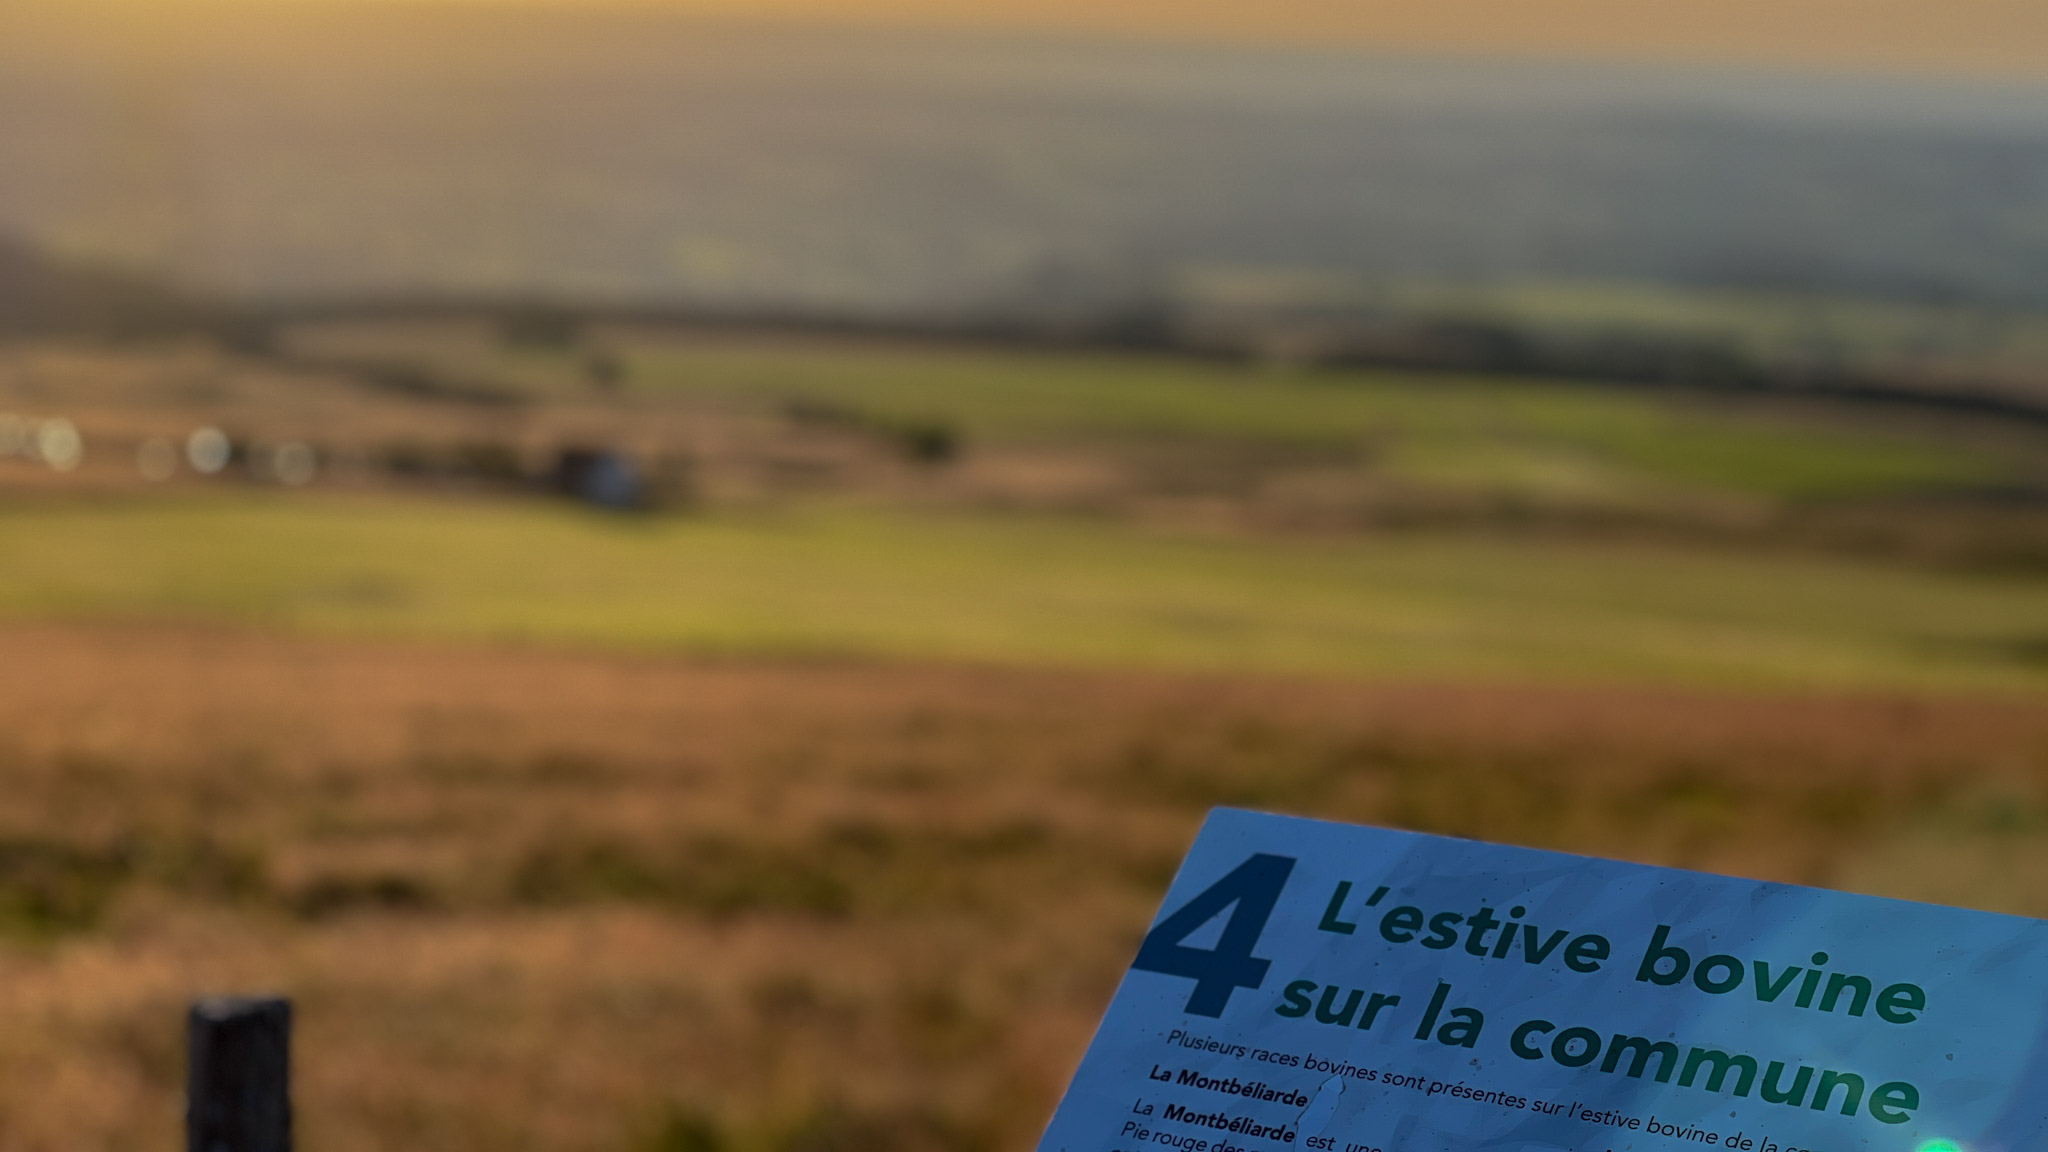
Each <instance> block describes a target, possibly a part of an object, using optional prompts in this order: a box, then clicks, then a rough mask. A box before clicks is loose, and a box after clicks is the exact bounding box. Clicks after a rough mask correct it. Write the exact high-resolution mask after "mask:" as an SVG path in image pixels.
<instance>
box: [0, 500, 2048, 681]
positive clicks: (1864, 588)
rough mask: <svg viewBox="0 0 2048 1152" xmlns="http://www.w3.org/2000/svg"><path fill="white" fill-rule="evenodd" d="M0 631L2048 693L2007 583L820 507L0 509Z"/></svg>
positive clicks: (1461, 542) (2027, 585)
mask: <svg viewBox="0 0 2048 1152" xmlns="http://www.w3.org/2000/svg"><path fill="white" fill-rule="evenodd" d="M0 613H4V614H5V615H8V616H11V617H14V618H17V619H34V618H39V617H55V618H63V619H70V620H140V621H150V620H156V621H196V622H216V623H231V624H236V625H241V626H245V627H250V628H259V629H267V628H283V629H287V630H294V631H307V632H315V633H323V634H350V635H377V636H386V637H431V638H443V639H459V640H489V641H508V640H509V641H520V642H533V643H543V644H550V645H565V644H566V645H570V646H583V647H609V648H624V649H630V650H636V651H643V652H669V653H699V654H703V653H714V654H726V655H741V656H744V655H763V654H765V655H779V656H789V655H803V656H818V657H884V658H893V659H898V660H923V659H940V660H948V661H968V662H988V663H995V664H1034V665H1075V666H1097V667H1104V666H1129V667H1150V668H1157V669H1194V670H1210V671H1226V670H1228V671H1240V672H1251V671H1262V672H1281V673H1288V672H1293V673H1324V674H1343V675H1369V676H1378V677H1391V676H1417V675H1420V676H1425V677H1433V678H1453V677H1468V676H1478V677H1482V678H1491V679H1565V680H1574V679H1576V680H1587V679H1592V680H1606V681H1636V682H1680V683H1719V684H1729V685H1772V686H1781V687H1787V686H1789V687H1799V686H1805V687H1816V686H1819V687H1826V686H1844V685H1875V686H1883V685H1891V686H1923V687H1946V688H1951V689H1964V688H1998V689H2008V690H2022V691H2032V690H2039V689H2040V688H2042V687H2044V686H2048V661H2044V659H2043V654H2042V651H2041V644H2042V642H2043V639H2044V638H2048V586H2044V584H2043V583H2042V582H2041V581H2039V580H2037V579H2033V578H2030V577H2022V576H2011V577H2001V576H1987V575H1966V574H1950V573H1941V572H1933V571H1921V570H1916V569H1912V568H1901V567H1884V566H1869V565H1858V564H1852V563H1848V562H1844V561H1839V560H1827V559H1816V558H1811V557H1800V556H1771V555H1743V554H1737V553H1728V552H1713V551H1701V550H1688V549H1682V548H1673V547H1652V546H1647V545H1631V544H1612V543H1609V544H1600V543H1567V542H1556V541H1537V542H1526V541H1514V540H1504V539H1487V538H1461V537H1455V536H1437V537H1432V536H1428V535H1420V536H1417V535H1401V536H1387V537H1371V538H1364V539H1350V540H1294V541H1288V540H1266V541H1248V540H1245V539H1243V538H1240V537H1236V536H1231V535H1217V534H1202V533H1197V532H1192V531H1181V532H1170V531H1167V530H1164V529H1143V528H1135V529H1134V528H1132V527H1130V526H1125V525H1117V524H1105V523H1091V522H1087V521H1076V520H1062V519H1053V518H1047V517H998V516H982V517H964V516H957V515H942V514H934V515H917V514H913V513H908V512H900V511H898V512H890V511H880V510H874V509H858V508H848V507H835V506H830V505H823V506H820V505H813V506H808V507H805V508H801V509H795V510H789V511H785V512H782V513H779V514H756V515H747V516H743V515H736V514H735V515H714V516H708V517H699V518H689V517H659V518H637V517H616V516H603V515H593V514H589V513H585V512H581V511H579V510H576V509H573V508H568V507H558V506H554V505H546V504H533V503H528V502H513V501H490V500H455V501H449V500H423V499H403V498H370V497H361V498H352V497H332V498H311V499H309V498H302V497H301V498H294V497H287V496H283V495H264V494H261V493H247V494H241V495H233V496H227V495H217V496H199V497H166V498H163V499H154V500H152V499H133V500H122V501H93V502H64V501H51V500H45V501H39V502H36V503H34V504H30V505H27V506H21V507H16V508H13V509H9V510H6V511H0Z"/></svg>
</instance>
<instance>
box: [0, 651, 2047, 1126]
mask: <svg viewBox="0 0 2048 1152" xmlns="http://www.w3.org/2000/svg"><path fill="white" fill-rule="evenodd" d="M0 647H4V650H5V651H6V652H7V653H8V658H7V659H6V660H5V661H4V662H0V795H4V797H5V800H4V803H0V1149H7V1150H10V1152H11V1150H14V1149H24V1150H26V1149H96V1148H121V1149H147V1148H169V1147H172V1146H174V1145H175V1144H176V1143H177V1141H178V1140H179V1139H180V1136H179V1108H180V1101H179V1089H180V1083H181V1077H182V1074H183V1071H182V1063H183V1056H182V1034H181V1028H182V1008H183V1005H184V1003H185V1001H186V1000H187V999H188V998H189V997H190V996H192V995H194V994H196V993H201V992H206V991H215V990H229V989H232V990H259V989H276V990H281V991H283V992H286V993H289V994H290V995H292V996H293V997H295V998H296V1000H297V1003H298V1006H299V1010H300V1024H299V1034H298V1050H297V1060H298V1065H297V1069H296V1086H297V1092H298V1104H299V1110H300V1111H299V1122H300V1131H301V1135H302V1142H303V1146H304V1147H306V1148H307V1149H310V1150H312V1152H326V1150H338V1152H339V1150H355V1149H372V1148H378V1149H382V1148H404V1147H417V1148H434V1149H437V1150H441V1152H458V1150H467V1149H476V1150H479V1152H481V1150H484V1149H489V1150H491V1152H504V1150H508V1149H523V1148H532V1149H551V1150H552V1149H621V1150H629V1152H630V1150H634V1149H640V1150H647V1152H681V1150H692V1152H705V1150H707V1149H714V1148H729V1149H735V1150H744V1152H753V1150H762V1152H861V1150H870V1149H875V1150H879V1149H891V1150H896V1149H901V1150H908V1152H918V1150H922V1149H930V1150H933V1152H953V1150H959V1152H970V1150H981V1149H989V1150H994V1149H1022V1148H1027V1147H1029V1146H1030V1144H1031V1141H1032V1140H1033V1139H1034V1138H1035V1136H1036V1132H1037V1129H1038V1126H1039V1125H1040V1124H1042V1123H1043V1121H1044V1118H1045V1116H1046V1115H1047V1114H1048V1111H1049V1109H1050V1107H1051V1105H1052V1102H1053V1101H1054V1099H1055V1098H1056V1096H1057V1093H1058V1091H1059V1089H1060V1088H1061V1086H1062V1084H1063V1082H1064V1078H1065V1076H1066V1074H1067V1072H1068V1070H1069V1068H1070V1067H1071V1065H1072V1063H1073V1061H1074V1060H1075V1059H1076V1058H1077V1057H1078V1055H1079V1053H1080V1050H1081V1047H1082V1046H1083V1044H1085V1042H1086V1040H1087V1037H1088V1035H1089V1032H1090V1030H1091V1028H1092V1026H1093V1022H1094V1019H1095V1016H1096V1014H1097V1013H1098V1012H1099V1011H1100V1009H1101V1008H1102V1006H1103V1004H1104V1003H1105V1002H1106V1000H1107V999H1108V996H1109V994H1110V992H1111V990H1112V989H1113V987H1114V985H1115V982H1116V980H1117V978H1118V976H1119V975H1120V972H1121V970H1122V967H1123V965H1124V964H1125V963H1126V962H1127V960H1128V957H1129V955H1130V952H1131V950H1132V948H1133V947H1134V946H1135V942H1136V940H1137V937H1138V935H1139V934H1140V933H1141V931H1142V929H1143V927H1144V925H1145V924H1146V923H1147V921H1148V919H1149V917H1150V915H1151V912H1152V910H1153V907H1154V905H1155V904H1156V902H1157V900H1158V897H1159V894H1160V892H1161V891H1162V889H1163V887H1164V884H1165V881H1166V879H1167V877H1168V875H1169V874H1170V871H1171V869H1172V867H1173V865H1174V863H1175V862H1176V860H1177V858H1178V856H1179V854H1180V852H1181V851H1182V849H1183V848H1184V847H1185V845H1186V842H1187V840H1188V839H1189V837H1190V835H1191V834H1192V832H1193V830H1194V828H1195V826H1196V824H1197V823H1198V822H1199V820H1200V818H1201V816H1202V813H1203V812H1204V811H1205V810H1206V809H1207V808H1208V807H1209V806H1210V805H1212V804H1216V803H1233V804H1246V805H1254V806H1260V807H1268V808H1276V809H1281V810H1288V811H1295V812H1301V813H1307V814H1313V815H1318V816H1326V817H1332V818H1338V819H1347V820H1360V821H1373V822H1379V823H1385V824H1394V825H1401V826H1406V827H1413V828H1421V829H1427V830H1432V831H1440V832H1449V833H1456V834H1463V835H1471V836H1480V837H1486V838H1491V839H1497V840H1504V841H1510V842H1518V843H1526V844H1535V845H1541V846H1546V847H1555V848H1564V849H1570V850H1576V851H1584V852H1591V853H1598V854H1604V855H1612V856H1619V857H1626V858H1633V859H1640V860H1650V861H1657V862H1661V863H1669V864H1678V865H1686V866H1693V867H1701V868H1708V869H1714V870H1721V871H1728V872H1735V873H1742V874H1748V875H1754V876H1763V877H1771V878H1777V879H1784V880H1792V881H1804V882H1812V883H1823V884H1834V885H1840V886H1848V887H1856V888H1862V889H1866V890H1873V891H1880V892H1886V893H1889V894H1895V895H1905V896H1919V897H1927V898H1937V899H1946V900H1951V901H1956V902H1962V903H1972V904H1977V905H1980V906H1987V907H1997V908H2002V909H2006V910H2011V911H2021V912H2032V913H2034V914H2042V913H2048V897H2044V895H2043V894H2042V893H2041V892H2040V891H2039V890H2038V888H2035V887H2033V886H2031V885H2029V884H2028V877H2029V876H2033V875H2039V874H2040V866H2041V865H2042V864H2043V863H2044V862H2048V806H2044V800H2043V798H2044V791H2043V789H2044V786H2048V710H2043V709H2041V708H2040V707H2039V700H2038V698H2021V697H2013V698H2004V699H2000V698H1978V699H1970V698H1959V697H1954V696H1950V697H1940V698H1936V697H1927V698H1914V697H1907V696H1884V697H1880V696H1856V697H1851V696H1827V697H1820V696H1808V697H1776V698H1767V697H1754V696H1741V695H1732V694H1731V695H1713V694H1700V693H1694V694H1685V693H1678V692H1652V691H1643V692H1617V691H1612V690H1593V689H1569V690H1567V689H1556V690H1547V689H1539V688H1530V687H1505V686H1503V687H1475V686H1428V685H1385V686H1373V685H1358V684H1339V683H1325V682H1306V681H1282V680H1259V681H1249V680H1248V681H1229V680H1220V679H1196V678H1173V677H1163V676H1151V677H1147V676H1138V675H1121V674H1088V675H1082V674H1065V673H1056V672H1027V671H991V670H981V669H972V668H957V667H954V668H949V667H922V668H919V667H903V666H886V667H884V666H869V665H860V664H837V665H835V664H809V665H804V664H763V663H731V664H718V663H694V664H691V663H668V662H657V661H651V660H631V659H624V658H605V657H596V656H569V655H561V654H550V653H544V652H534V651H520V650H486V649H457V648H431V647H403V646H390V645H381V646H380V645H370V644H343V643H334V642H315V641H288V640H280V639H272V638H262V637H256V636H247V635H234V634H225V633H212V632H183V631H146V630H115V629H82V628H60V627H54V626H17V627H12V628H9V629H7V630H5V631H4V632H0Z"/></svg>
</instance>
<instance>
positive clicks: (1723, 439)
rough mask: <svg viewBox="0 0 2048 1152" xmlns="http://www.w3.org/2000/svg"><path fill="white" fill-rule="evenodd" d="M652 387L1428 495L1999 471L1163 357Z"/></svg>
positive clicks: (722, 372)
mask: <svg viewBox="0 0 2048 1152" xmlns="http://www.w3.org/2000/svg"><path fill="white" fill-rule="evenodd" d="M632 363H633V364H634V367H635V369H636V379H638V380H639V381H640V382H641V387H643V388H646V389H649V390H652V391H655V392H657V393H660V392H674V393H683V394H698V395H711V396H719V397H724V398H728V399H740V400H746V399H752V400H755V401H761V400H781V401H790V400H797V401H809V402H813V403H823V404H836V405H842V406H846V407H850V408H853V409H855V410H859V411H866V412H873V413H877V414H880V415H883V416H886V417H890V418H895V419H942V420H945V421H948V422H951V423H954V424H957V425H958V426H960V427H961V428H962V429H963V430H964V431H965V432H966V433H967V435H968V436H969V437H971V438H974V439H977V440H998V441H1000V440H1004V439H1014V438H1020V437H1021V438H1037V439H1040V440H1045V439H1065V438H1073V437H1083V438H1086V437H1096V438H1100V437H1134V436H1135V437H1194V438H1207V439H1211V440H1229V441H1236V442H1241V443H1242V442H1249V443H1253V444H1260V443H1263V444H1268V445H1276V446H1283V447H1296V448H1307V449H1322V450H1325V451H1332V450H1335V451H1348V452H1351V453H1354V454H1361V453H1362V454H1366V455H1368V456H1375V455H1376V456H1377V457H1379V459H1378V460H1377V462H1378V463H1379V464H1380V465H1382V466H1383V467H1384V468H1385V469H1386V470H1388V472H1389V473H1390V474H1391V475H1393V476H1394V477H1397V478H1403V479H1409V480H1413V481H1417V482H1422V483H1433V484H1443V483H1448V484H1453V485H1471V486H1492V487H1510V488H1512V487H1518V486H1520V487H1532V488H1535V489H1536V490H1538V491H1543V490H1546V489H1550V490H1562V491H1565V492H1571V491H1587V490H1591V491H1596V492H1597V491H1599V490H1602V489H1606V490H1609V491H1611V492H1612V493H1614V494H1616V495H1626V494H1631V493H1634V494H1645V493H1647V494H1653V495H1654V494H1664V495H1671V494H1704V493H1727V494H1734V495H1746V496H1765V497H1794V498H1796V497H1815V496H1843V495H1858V494H1873V493H1887V492H1896V491H1901V490H1907V491H1911V490H1925V489H1930V488H1941V487H1954V486H1967V485H1972V484H1986V483H1994V482H1997V481H1999V480H2002V479H2004V478H2006V477H2007V476H2008V475H2009V474H2010V473H2011V472H2012V471H2014V470H2015V469H2016V468H2017V466H2018V462H2017V461H2016V460H2014V459H2011V458H2002V454H1999V453H1992V454H1986V453H1984V452H1983V451H1981V450H1975V449H1973V448H1968V447H1963V446H1959V445H1956V444H1954V443H1944V442H1942V441H1941V440H1940V439H1938V438H1932V437H1927V436H1924V435H1912V434H1908V433H1906V432H1903V431H1901V430H1900V429H1898V428H1896V427H1894V428H1890V429H1878V430H1873V429H1871V428H1868V427H1865V428H1857V427H1855V426H1853V425H1851V426H1846V427H1845V426H1843V425H1842V424H1841V423H1840V422H1839V421H1835V422H1829V421H1826V420H1818V419H1814V418H1812V417H1810V416H1809V417H1807V418H1805V419H1800V418H1797V417H1789V418H1788V417H1787V416H1785V415H1784V414H1782V413H1780V414H1777V415H1775V416H1773V415H1771V414H1758V413H1750V414H1743V413H1740V412H1732V411H1727V410H1725V409H1719V408H1713V407H1707V406H1704V405H1700V404H1698V403H1688V402H1687V401H1685V400H1683V399H1676V400H1674V399H1673V398H1671V397H1661V396H1654V395H1643V394H1633V395H1632V394H1629V393H1627V392H1625V391H1617V390H1614V389H1598V388H1580V387H1571V386H1565V385H1557V384H1530V383H1527V382H1517V381H1511V380H1492V381H1489V380H1479V379H1445V378H1432V377H1427V376H1408V375H1403V374H1399V373H1387V372H1355V371H1354V372H1340V371H1316V372H1303V371H1291V370H1286V369H1262V368H1259V367H1257V366H1245V365H1211V364H1202V363H1199V362H1190V361H1179V360H1173V359H1165V358H1154V357H1135V356H1078V355H1033V354H999V353H989V352H986V351H974V350H955V351H938V350H933V349H897V350H891V349H887V348H867V349H856V350H849V349H848V348H846V347H844V346H833V345H824V346H819V347H815V348H810V349H806V348H804V347H802V346H788V345H784V346H775V345H769V344H762V343H753V344H724V343H713V342H706V343H698V344H684V345H678V344H673V343H670V344H666V345H662V344H655V345H650V346H646V347H644V348H642V349H640V350H637V351H636V352H635V353H634V354H633V357H632Z"/></svg>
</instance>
